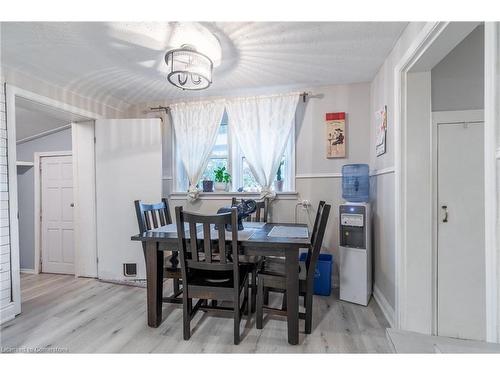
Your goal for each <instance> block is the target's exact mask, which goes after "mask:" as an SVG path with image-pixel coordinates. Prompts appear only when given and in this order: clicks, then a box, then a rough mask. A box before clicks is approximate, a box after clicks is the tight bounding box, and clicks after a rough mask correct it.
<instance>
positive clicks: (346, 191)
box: [342, 164, 370, 202]
mask: <svg viewBox="0 0 500 375" xmlns="http://www.w3.org/2000/svg"><path fill="white" fill-rule="evenodd" d="M369 173H370V167H369V166H368V164H346V165H344V166H343V167H342V198H344V199H345V200H346V201H347V202H368V200H369V198H370V175H369Z"/></svg>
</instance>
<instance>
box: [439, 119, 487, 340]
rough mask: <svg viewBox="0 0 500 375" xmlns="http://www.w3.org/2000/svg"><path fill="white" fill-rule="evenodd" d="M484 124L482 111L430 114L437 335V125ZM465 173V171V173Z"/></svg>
mask: <svg viewBox="0 0 500 375" xmlns="http://www.w3.org/2000/svg"><path fill="white" fill-rule="evenodd" d="M467 122H484V110H482V109H480V110H466V111H435V112H432V146H431V147H432V160H431V162H432V178H431V181H432V207H433V209H432V290H433V295H432V331H431V333H432V334H433V335H437V334H438V267H437V266H438V227H439V208H438V203H439V202H438V176H439V171H438V157H437V155H438V148H439V139H438V125H439V124H450V123H457V124H460V123H467ZM465 172H466V171H465Z"/></svg>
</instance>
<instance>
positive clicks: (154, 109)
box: [149, 91, 314, 114]
mask: <svg viewBox="0 0 500 375" xmlns="http://www.w3.org/2000/svg"><path fill="white" fill-rule="evenodd" d="M300 96H301V97H302V101H303V102H304V103H305V102H306V100H307V97H308V96H310V97H312V96H314V95H313V94H312V93H311V92H307V91H304V92H302V93H300ZM149 110H150V111H151V112H161V111H165V113H166V114H169V113H170V107H168V106H167V107H165V106H162V105H159V106H158V107H150V108H149Z"/></svg>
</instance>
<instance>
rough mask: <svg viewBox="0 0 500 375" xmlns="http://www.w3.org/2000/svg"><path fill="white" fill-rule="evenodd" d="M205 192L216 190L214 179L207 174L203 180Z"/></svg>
mask: <svg viewBox="0 0 500 375" xmlns="http://www.w3.org/2000/svg"><path fill="white" fill-rule="evenodd" d="M201 184H202V187H203V192H204V193H211V192H213V191H214V181H213V180H212V179H211V178H210V177H209V176H207V174H205V175H204V176H203V181H202V182H201Z"/></svg>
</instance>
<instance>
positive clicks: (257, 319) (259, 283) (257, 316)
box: [255, 278, 264, 329]
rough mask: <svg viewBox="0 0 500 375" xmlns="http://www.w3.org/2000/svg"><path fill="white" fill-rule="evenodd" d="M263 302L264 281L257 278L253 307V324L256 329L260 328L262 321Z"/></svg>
mask: <svg viewBox="0 0 500 375" xmlns="http://www.w3.org/2000/svg"><path fill="white" fill-rule="evenodd" d="M263 302H264V281H263V280H262V278H259V279H258V280H257V306H256V309H255V324H256V326H257V329H262V321H263V314H264V312H263V306H262V304H263Z"/></svg>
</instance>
